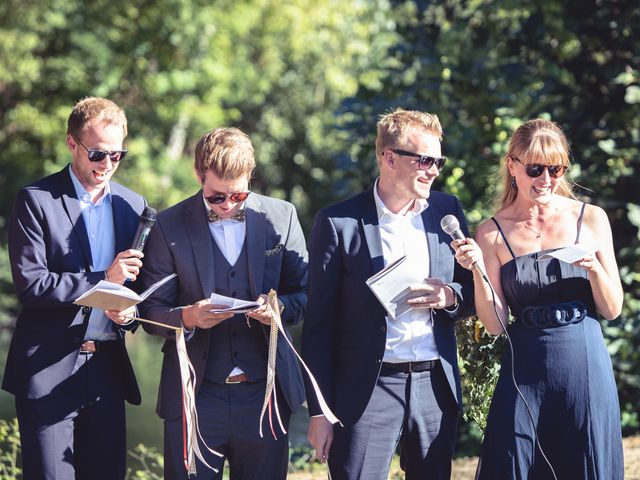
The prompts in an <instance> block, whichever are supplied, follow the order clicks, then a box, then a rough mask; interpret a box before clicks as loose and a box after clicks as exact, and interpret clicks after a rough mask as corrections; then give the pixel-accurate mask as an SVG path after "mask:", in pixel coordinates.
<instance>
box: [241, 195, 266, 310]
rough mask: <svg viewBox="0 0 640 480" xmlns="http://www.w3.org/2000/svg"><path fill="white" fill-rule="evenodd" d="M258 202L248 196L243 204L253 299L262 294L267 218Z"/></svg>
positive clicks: (255, 198) (256, 199)
mask: <svg viewBox="0 0 640 480" xmlns="http://www.w3.org/2000/svg"><path fill="white" fill-rule="evenodd" d="M260 205H261V203H260V200H258V198H257V197H255V196H253V197H252V196H249V198H248V199H247V201H246V202H245V218H246V222H247V233H246V243H247V260H248V262H249V286H250V287H251V294H252V295H253V297H254V298H258V295H259V294H261V293H262V280H263V278H264V263H265V259H266V257H265V254H264V252H265V251H266V249H267V217H266V215H265V213H264V212H263V211H262V210H261V209H260Z"/></svg>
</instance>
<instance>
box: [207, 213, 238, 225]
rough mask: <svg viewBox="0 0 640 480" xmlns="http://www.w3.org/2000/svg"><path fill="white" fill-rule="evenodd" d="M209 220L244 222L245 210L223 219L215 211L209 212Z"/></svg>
mask: <svg viewBox="0 0 640 480" xmlns="http://www.w3.org/2000/svg"><path fill="white" fill-rule="evenodd" d="M207 218H208V219H209V221H210V222H221V221H222V220H237V221H238V222H244V219H245V214H244V210H238V211H237V212H236V213H235V214H233V215H232V216H231V217H229V218H222V217H220V215H218V214H217V213H216V212H214V211H213V210H209V213H208V214H207Z"/></svg>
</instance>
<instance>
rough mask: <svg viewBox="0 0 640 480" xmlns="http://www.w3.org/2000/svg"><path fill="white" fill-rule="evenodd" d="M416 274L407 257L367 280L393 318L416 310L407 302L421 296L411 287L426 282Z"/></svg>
mask: <svg viewBox="0 0 640 480" xmlns="http://www.w3.org/2000/svg"><path fill="white" fill-rule="evenodd" d="M415 272H416V269H415V268H413V266H412V265H411V261H408V260H407V256H406V255H405V256H403V257H400V258H398V259H397V260H395V261H393V262H391V263H390V264H389V265H387V266H386V267H385V268H383V269H382V270H380V271H379V272H378V273H376V274H375V275H373V276H371V277H370V278H368V279H367V285H368V286H369V288H370V289H371V291H372V292H373V294H374V295H375V296H376V298H377V299H378V300H380V303H381V304H382V306H383V307H384V308H385V310H386V311H387V313H388V314H389V316H390V317H391V318H394V319H396V318H399V317H400V316H401V315H404V314H405V313H407V312H408V311H409V310H411V309H413V308H415V307H412V306H411V305H410V304H409V303H407V300H409V299H411V298H412V297H413V296H420V295H421V294H419V293H414V292H411V285H412V284H415V283H422V282H424V278H423V277H418V276H417V275H416V273H415Z"/></svg>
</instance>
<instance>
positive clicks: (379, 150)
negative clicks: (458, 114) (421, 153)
mask: <svg viewBox="0 0 640 480" xmlns="http://www.w3.org/2000/svg"><path fill="white" fill-rule="evenodd" d="M413 130H423V131H424V130H426V131H428V132H430V133H433V134H434V135H435V136H437V137H438V139H439V140H442V126H441V125H440V120H439V119H438V116H437V115H435V114H432V113H425V112H418V111H415V110H403V109H402V108H398V109H396V110H395V111H393V112H391V113H386V114H384V115H381V116H380V120H379V121H378V134H377V136H376V157H377V158H378V161H380V158H382V154H383V152H384V151H385V150H386V149H388V148H396V147H398V146H399V144H401V143H405V142H406V140H407V136H408V135H409V133H410V132H411V131H413Z"/></svg>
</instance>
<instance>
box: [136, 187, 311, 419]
mask: <svg viewBox="0 0 640 480" xmlns="http://www.w3.org/2000/svg"><path fill="white" fill-rule="evenodd" d="M245 212H246V222H247V234H246V246H247V256H248V262H249V283H250V290H251V294H252V296H253V298H252V299H251V300H253V299H255V298H257V297H258V296H259V295H260V294H262V293H269V290H271V289H274V290H276V291H277V292H278V298H279V299H280V300H281V301H282V303H283V304H284V306H285V309H284V312H283V314H282V322H283V324H284V325H285V326H286V325H293V324H295V323H298V322H300V321H301V320H302V313H303V311H304V308H305V305H306V303H307V248H306V245H305V240H304V235H303V233H302V229H301V228H300V223H299V222H298V217H297V214H296V210H295V208H294V207H293V205H291V204H290V203H287V202H284V201H282V200H277V199H274V198H269V197H265V196H262V195H258V194H256V193H252V194H251V195H250V196H249V197H248V198H247V200H246V202H245ZM211 242H212V237H211V231H210V230H209V223H208V220H207V212H206V207H205V205H204V201H203V198H202V191H199V192H198V193H196V194H195V195H193V196H192V197H190V198H187V199H186V200H183V201H182V202H180V203H178V204H177V205H174V206H173V207H171V208H168V209H167V210H164V211H162V212H160V213H159V214H158V219H157V221H156V224H155V225H154V227H153V229H152V230H151V233H150V234H149V240H148V242H147V247H146V250H145V264H144V268H143V275H142V277H143V283H144V285H145V286H149V285H150V284H152V283H154V282H156V281H158V280H160V279H162V278H164V277H165V276H167V275H170V274H172V273H177V274H178V278H177V279H174V280H171V281H169V282H168V283H167V284H165V285H163V286H162V287H160V288H159V289H158V290H156V291H155V292H154V293H153V294H152V295H151V296H149V297H148V298H147V299H146V300H145V301H144V302H143V303H142V304H141V306H140V307H141V312H142V314H143V316H144V317H145V318H148V319H150V320H154V321H156V322H161V323H164V324H168V325H173V326H182V321H181V311H182V309H183V308H184V306H186V305H191V304H193V303H195V302H198V301H200V300H202V299H203V298H208V297H209V296H210V295H211V293H212V292H214V291H215V285H214V273H213V272H214V268H215V265H214V255H213V245H212V243H211ZM143 327H144V329H145V330H146V331H148V332H149V333H152V334H155V335H160V336H163V337H165V338H166V339H167V340H166V341H165V343H164V346H163V347H162V351H163V353H164V360H163V362H162V375H161V379H160V392H159V395H158V407H157V412H158V415H159V416H160V417H161V418H163V419H165V420H171V419H174V418H177V417H179V416H180V415H182V386H181V384H180V370H179V364H178V355H177V352H176V345H175V333H174V330H171V329H167V328H163V327H159V326H157V325H152V324H147V323H143ZM259 328H261V329H262V330H263V333H264V335H265V342H266V343H267V344H268V331H267V329H266V327H265V326H264V325H262V324H260V325H259ZM211 335H212V330H211V329H200V328H196V330H195V333H194V335H193V337H192V338H191V339H189V341H187V351H188V353H189V358H190V359H191V362H192V364H193V367H194V369H195V372H196V386H195V388H196V393H197V391H198V390H199V388H200V386H201V385H202V380H203V378H204V371H205V367H206V363H207V360H206V359H207V355H215V352H210V351H209V345H210V336H211ZM264 368H265V372H266V369H267V365H266V364H265V366H264ZM276 381H277V383H278V385H279V386H280V388H281V390H282V393H283V395H284V398H285V400H286V402H287V404H288V405H289V408H290V410H291V411H295V410H296V409H297V408H298V407H299V406H300V405H302V402H303V401H304V386H303V382H302V376H301V373H300V368H299V366H298V363H297V359H296V358H295V355H294V354H293V352H292V351H291V349H290V347H289V346H288V345H286V343H285V340H284V339H283V338H282V335H278V355H277V359H276Z"/></svg>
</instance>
